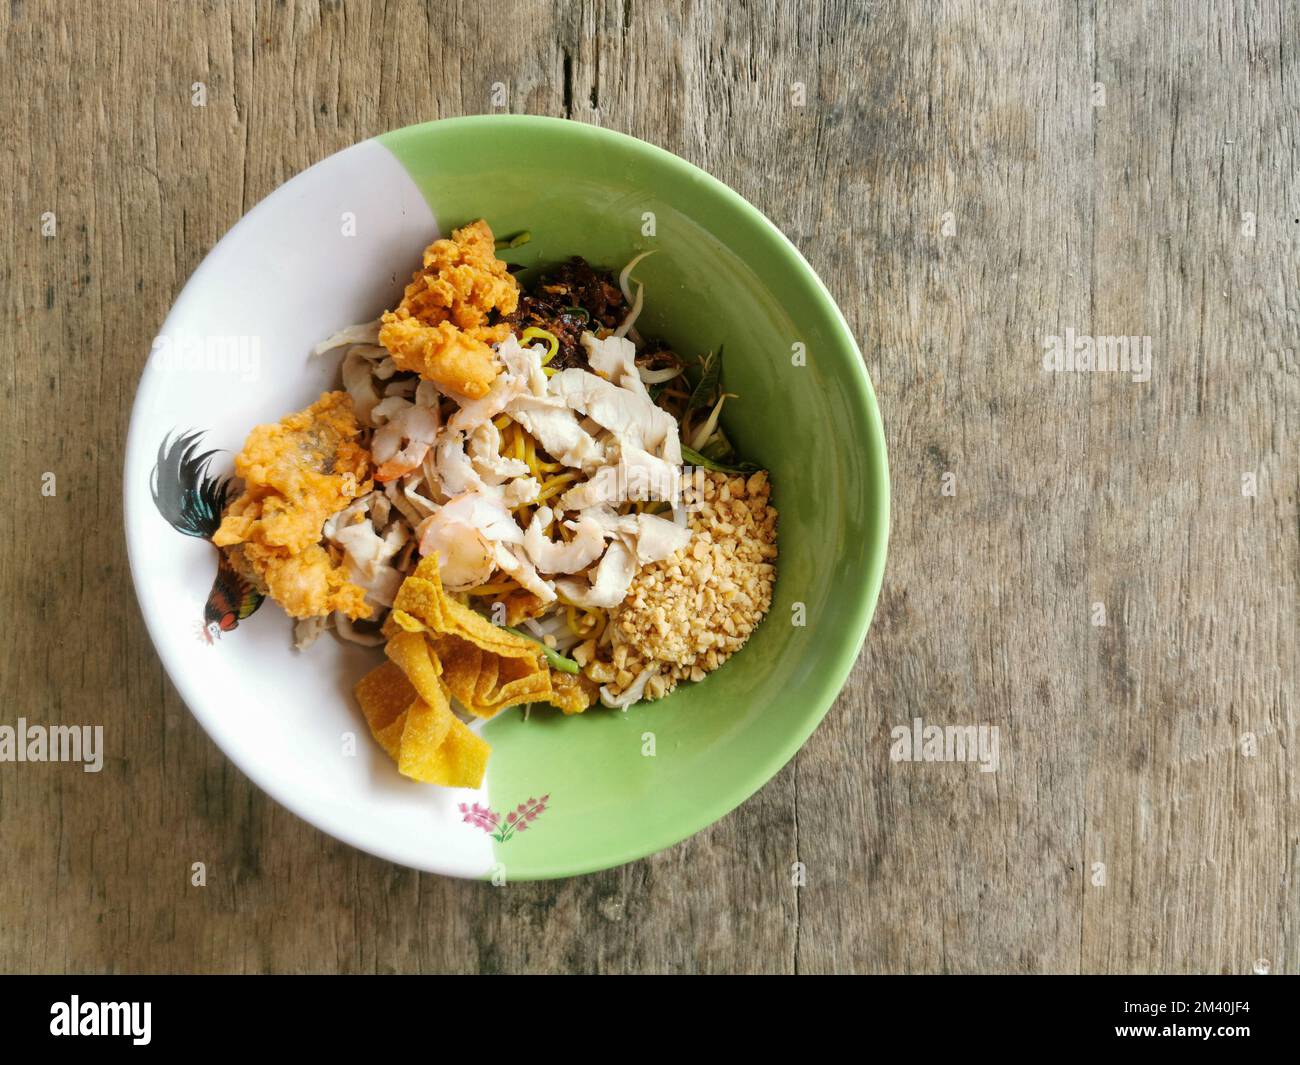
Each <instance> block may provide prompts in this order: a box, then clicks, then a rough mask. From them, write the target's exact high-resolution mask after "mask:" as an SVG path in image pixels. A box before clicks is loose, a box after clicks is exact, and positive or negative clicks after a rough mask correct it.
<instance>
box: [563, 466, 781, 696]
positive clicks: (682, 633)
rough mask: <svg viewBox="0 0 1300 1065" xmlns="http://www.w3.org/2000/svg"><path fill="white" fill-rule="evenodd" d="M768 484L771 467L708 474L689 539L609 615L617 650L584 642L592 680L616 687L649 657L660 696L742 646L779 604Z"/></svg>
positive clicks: (640, 577)
mask: <svg viewBox="0 0 1300 1065" xmlns="http://www.w3.org/2000/svg"><path fill="white" fill-rule="evenodd" d="M770 492H771V486H770V485H769V483H768V479H767V472H766V471H765V470H760V471H758V472H757V473H754V474H752V475H750V476H749V477H748V478H745V477H742V476H735V477H729V476H728V475H727V474H725V473H716V472H709V473H708V474H707V476H706V477H705V479H704V485H703V498H702V499H699V500H697V501H696V503H697V506H696V507H695V508H694V509H693V510H692V511H691V512H690V515H689V521H690V527H691V531H692V533H693V536H692V539H691V543H690V544H689V545H687V547H686V548H684V549H683V550H681V551H679V552H677V554H675V555H673V557H672V558H669V559H667V560H665V561H663V562H656V563H653V564H651V565H649V566H646V567H645V568H644V569H642V570H641V572H640V573H638V574H637V576H636V578H635V579H634V580H633V581H632V585H631V587H630V588H629V589H628V594H627V597H626V598H625V599H624V600H623V603H622V605H621V606H619V607H618V609H617V610H615V611H614V613H613V615H612V617H611V622H610V623H611V625H612V626H613V627H614V633H613V635H614V645H613V648H612V651H611V649H610V648H608V647H600V648H597V647H596V646H595V644H594V643H592V642H591V641H588V644H590V646H588V645H587V644H584V645H583V646H582V647H581V648H580V650H581V652H582V657H581V658H578V659H577V660H578V661H579V663H580V664H581V665H582V666H583V667H584V668H583V672H584V673H585V674H586V675H587V677H588V678H590V679H591V680H593V681H597V682H598V683H602V684H605V683H608V684H609V685H610V687H611V690H612V691H613V692H614V694H615V695H617V694H618V693H619V692H620V691H622V690H624V689H626V688H627V687H628V686H629V685H630V684H632V682H633V681H634V680H635V678H636V677H637V676H639V675H640V674H641V672H642V671H643V670H644V669H645V666H646V664H647V663H648V664H652V665H657V666H658V667H659V668H658V671H657V672H656V673H655V674H654V675H653V676H651V677H650V679H649V681H648V682H647V683H646V685H645V692H644V696H643V697H644V698H645V699H650V700H652V699H659V698H662V697H663V696H665V695H667V694H668V693H669V692H671V691H672V690H673V689H674V688H675V687H676V686H677V682H678V681H679V680H687V679H689V680H694V681H699V680H703V679H704V676H705V674H706V673H707V672H710V671H712V670H715V669H717V668H718V667H719V666H720V665H722V663H723V662H725V661H726V660H727V659H728V658H729V657H731V655H732V654H734V653H735V652H736V651H738V650H739V649H740V648H741V647H742V646H743V645H744V643H745V641H746V640H748V639H749V637H750V634H751V633H752V632H753V631H754V629H755V627H756V626H757V625H758V623H759V622H760V621H761V620H762V619H763V616H764V615H765V614H766V613H767V611H768V608H769V607H770V606H771V605H772V586H773V583H774V582H775V580H776V566H775V564H774V562H773V560H774V559H775V558H776V555H777V548H776V524H777V512H776V508H774V507H772V506H770V505H769V502H768V499H769V495H770ZM577 653H578V652H576V651H575V657H577ZM602 653H603V656H604V657H602ZM584 658H585V659H586V661H585V662H584V661H583V659H584Z"/></svg>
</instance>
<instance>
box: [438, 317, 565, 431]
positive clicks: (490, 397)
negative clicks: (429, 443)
mask: <svg viewBox="0 0 1300 1065" xmlns="http://www.w3.org/2000/svg"><path fill="white" fill-rule="evenodd" d="M497 355H499V356H500V357H501V362H502V364H503V365H504V367H505V369H504V370H503V371H502V372H501V373H499V374H497V376H496V380H495V381H493V382H492V387H491V388H490V389H488V393H487V395H486V396H484V397H483V398H482V399H470V398H469V397H467V396H460V395H453V397H452V398H453V399H455V400H456V403H457V404H458V405H459V407H460V410H458V411H457V412H456V413H455V414H453V415H452V416H451V419H450V420H449V422H448V424H449V425H450V426H451V427H452V428H453V429H459V430H460V431H461V432H464V433H472V432H474V430H476V429H477V428H478V427H479V426H480V425H482V424H483V423H484V422H489V421H491V420H492V419H493V418H495V417H496V416H497V415H498V414H500V413H501V412H502V411H504V410H506V409H507V408H508V407H509V406H510V404H511V402H512V401H513V400H515V399H516V398H518V397H519V396H529V395H533V394H534V392H533V390H534V389H537V388H540V389H542V390H543V391H544V390H545V384H544V382H545V381H546V375H545V374H544V373H542V360H541V356H540V355H539V354H538V352H537V351H536V350H535V349H534V348H531V347H530V348H524V347H520V345H519V341H518V340H516V339H515V338H514V337H513V336H508V337H506V339H505V340H503V341H502V342H501V343H500V344H498V345H497Z"/></svg>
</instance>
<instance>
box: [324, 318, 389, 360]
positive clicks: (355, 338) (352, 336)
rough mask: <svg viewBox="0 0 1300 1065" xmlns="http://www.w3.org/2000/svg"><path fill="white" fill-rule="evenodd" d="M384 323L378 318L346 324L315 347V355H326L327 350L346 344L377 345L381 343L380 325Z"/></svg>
mask: <svg viewBox="0 0 1300 1065" xmlns="http://www.w3.org/2000/svg"><path fill="white" fill-rule="evenodd" d="M382 324H383V323H382V322H381V321H380V320H379V319H378V318H376V319H375V320H374V321H373V322H362V323H361V324H360V325H349V326H344V327H343V328H342V329H340V330H339V331H338V332H337V333H334V334H332V335H331V336H328V337H326V338H325V339H324V340H322V341H321V342H320V343H319V344H317V345H316V346H315V347H314V348H312V354H313V355H324V354H325V352H327V351H333V350H334V349H335V348H341V347H343V345H344V344H366V345H369V346H377V345H378V344H379V327H380V326H381V325H382Z"/></svg>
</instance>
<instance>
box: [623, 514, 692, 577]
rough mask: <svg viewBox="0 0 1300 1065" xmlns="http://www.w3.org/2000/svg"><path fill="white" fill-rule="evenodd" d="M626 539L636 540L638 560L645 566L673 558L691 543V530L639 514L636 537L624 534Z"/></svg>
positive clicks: (655, 517)
mask: <svg viewBox="0 0 1300 1065" xmlns="http://www.w3.org/2000/svg"><path fill="white" fill-rule="evenodd" d="M624 537H625V539H627V538H631V539H634V541H635V542H634V544H633V550H634V551H635V552H636V559H637V561H638V562H640V563H641V564H642V565H645V564H646V563H649V562H663V561H664V560H665V559H669V558H672V557H673V555H675V554H677V552H678V551H680V550H681V549H682V548H684V547H685V546H686V545H687V544H689V543H690V542H691V530H690V529H683V528H682V527H681V526H680V525H677V524H676V523H675V522H671V521H668V520H666V519H664V518H660V517H658V516H657V515H654V514H638V515H637V516H636V533H635V535H634V536H629V534H627V533H624Z"/></svg>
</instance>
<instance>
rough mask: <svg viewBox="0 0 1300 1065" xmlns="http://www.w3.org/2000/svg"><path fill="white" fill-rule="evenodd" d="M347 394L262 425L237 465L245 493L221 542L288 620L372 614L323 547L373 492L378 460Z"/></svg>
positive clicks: (220, 533) (230, 512)
mask: <svg viewBox="0 0 1300 1065" xmlns="http://www.w3.org/2000/svg"><path fill="white" fill-rule="evenodd" d="M359 432H360V426H359V425H358V423H357V419H356V416H355V415H354V414H353V411H352V400H351V399H350V398H349V397H348V394H347V393H346V392H326V393H325V394H324V395H322V396H321V398H320V399H319V400H317V402H315V403H313V404H312V405H311V406H310V407H308V408H307V409H306V410H303V411H299V412H298V413H297V414H291V415H289V416H288V417H287V418H284V419H283V420H282V421H280V422H279V423H277V424H274V425H259V426H257V428H255V429H254V430H253V431H252V432H251V433H249V435H248V440H247V441H246V442H245V444H244V449H243V451H241V452H240V453H239V455H238V456H237V457H236V458H235V473H236V474H238V476H239V477H240V478H242V479H243V482H244V491H243V493H242V494H241V495H240V496H239V498H237V499H236V500H235V501H234V502H233V503H231V504H230V506H229V507H227V508H226V512H225V516H224V517H223V518H222V521H221V527H220V528H219V529H218V530H217V532H216V534H215V535H214V536H213V538H212V542H213V543H215V544H216V545H217V546H218V547H221V548H228V549H230V554H231V558H232V560H233V561H234V562H235V564H236V566H238V567H239V568H240V569H241V571H243V572H245V573H247V574H248V575H249V576H250V577H251V578H252V579H253V580H254V581H255V582H256V583H257V584H258V585H259V586H260V587H262V588H263V589H265V591H266V592H267V594H268V595H270V596H271V598H272V599H274V600H275V601H276V602H277V603H279V604H280V605H281V606H282V607H283V608H284V610H285V613H287V614H289V615H290V616H291V617H295V618H306V617H317V616H320V615H324V614H328V613H330V612H331V611H334V610H342V611H343V612H344V613H345V614H347V615H348V617H350V618H364V617H369V616H370V607H369V606H367V605H366V603H365V592H364V591H363V590H362V589H361V588H359V587H358V586H357V585H355V584H353V583H352V581H351V580H349V578H348V574H347V571H346V569H345V568H344V567H343V566H342V565H341V564H339V563H338V562H336V561H335V560H334V559H333V558H332V557H331V556H330V554H329V553H328V552H327V551H326V550H325V548H324V547H322V546H321V544H320V539H321V527H322V526H323V525H324V524H325V521H326V519H327V518H329V517H330V516H331V515H333V514H335V513H337V512H338V511H340V510H342V509H343V508H344V507H346V506H347V505H348V504H349V503H351V502H352V501H353V500H354V499H356V498H358V497H359V496H362V495H365V494H366V493H367V492H369V491H370V489H371V487H372V485H371V482H370V481H369V479H368V478H369V476H370V456H369V453H368V452H367V451H366V449H365V448H363V447H361V446H360V445H359V444H358V443H356V437H357V435H358V433H359Z"/></svg>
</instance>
